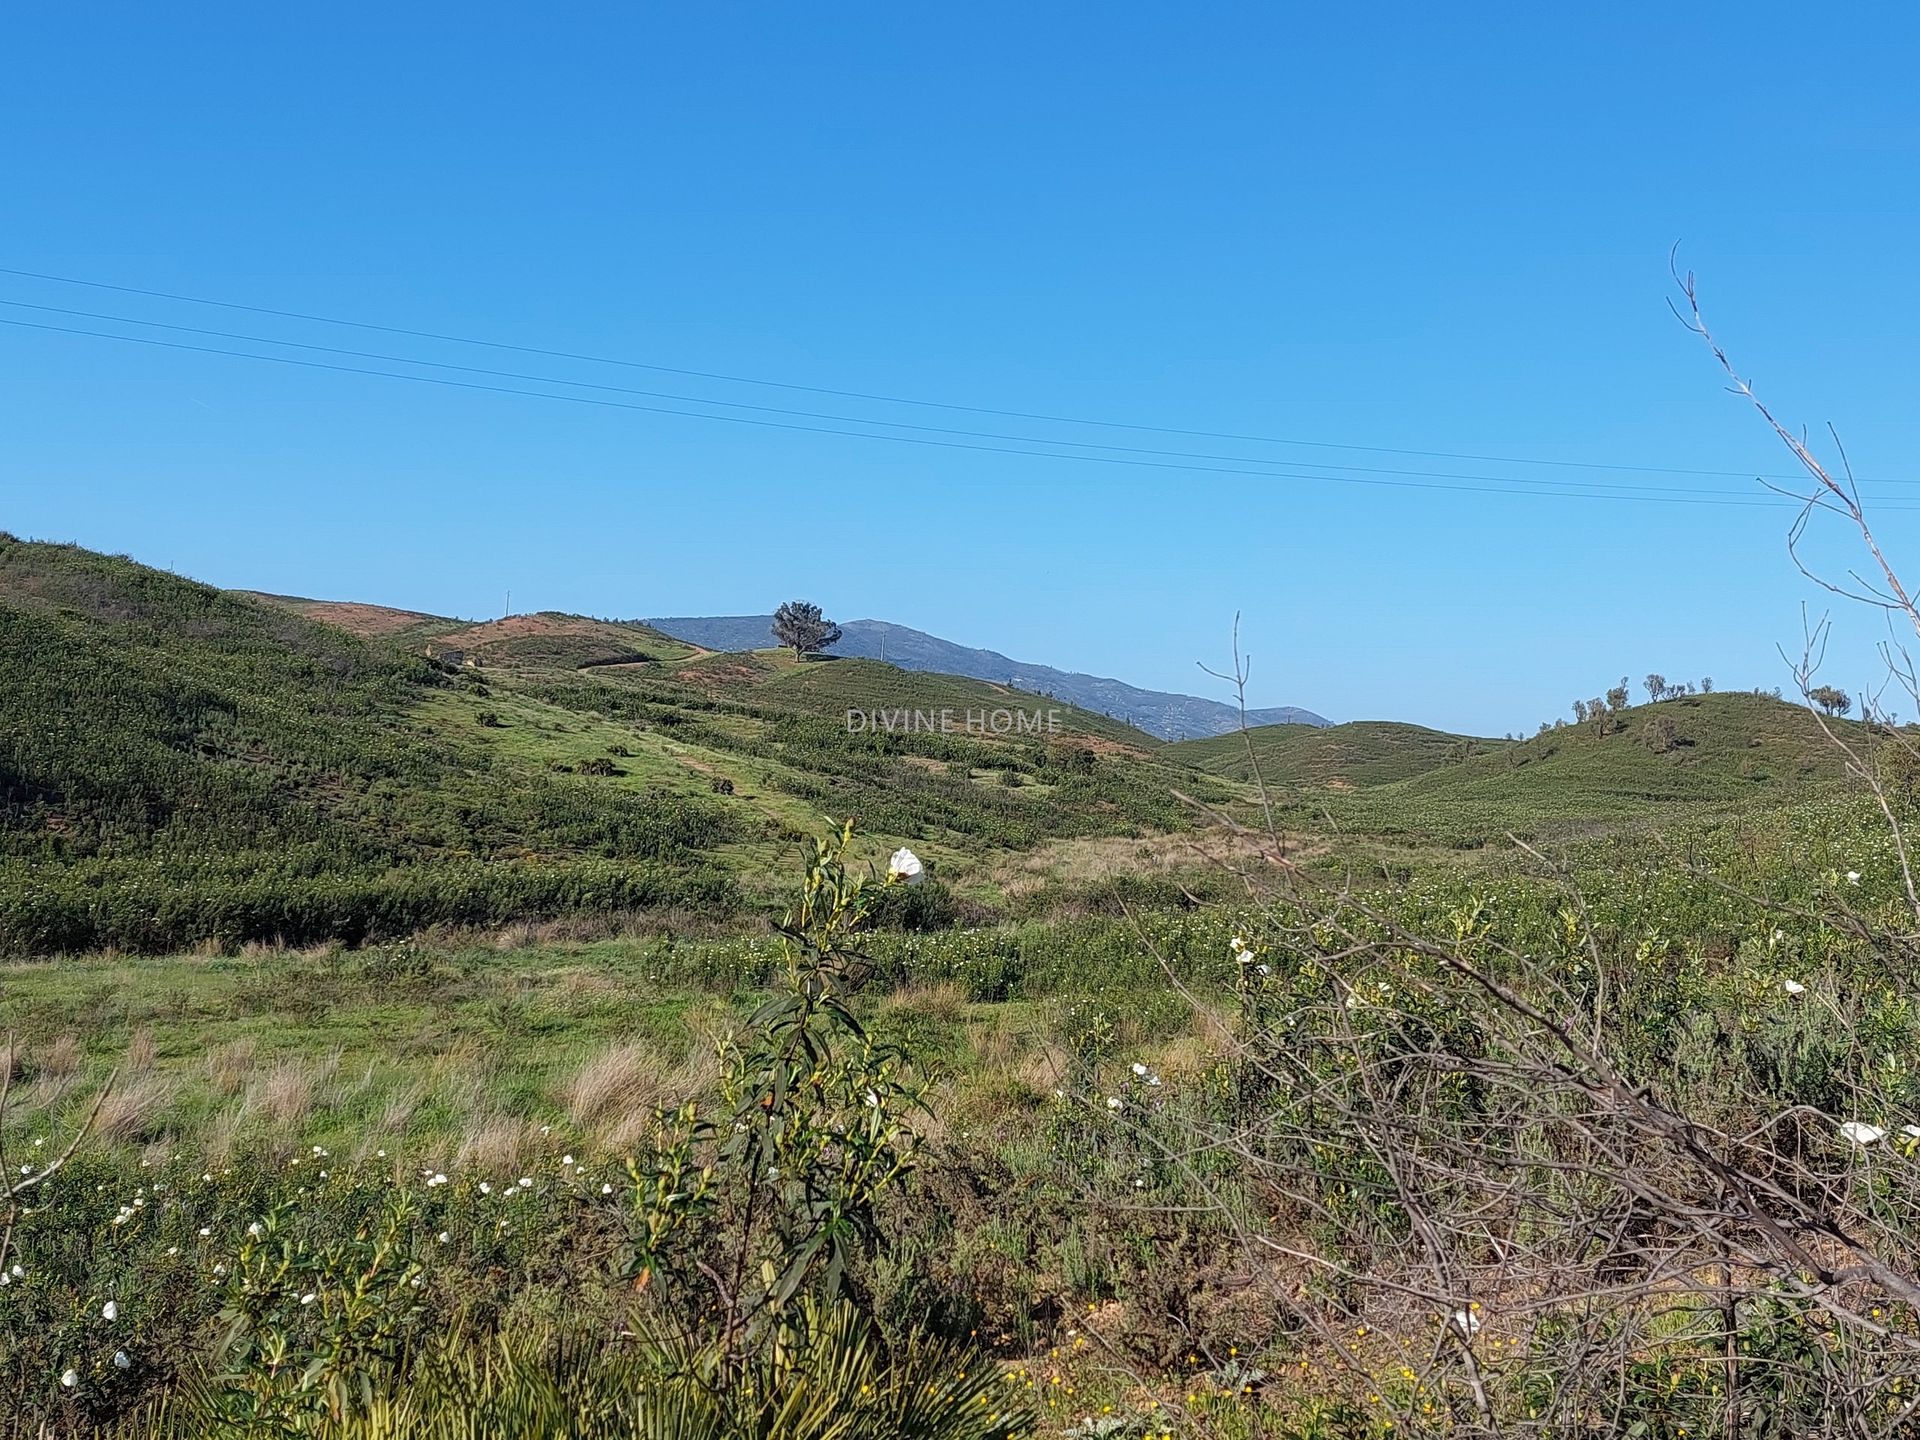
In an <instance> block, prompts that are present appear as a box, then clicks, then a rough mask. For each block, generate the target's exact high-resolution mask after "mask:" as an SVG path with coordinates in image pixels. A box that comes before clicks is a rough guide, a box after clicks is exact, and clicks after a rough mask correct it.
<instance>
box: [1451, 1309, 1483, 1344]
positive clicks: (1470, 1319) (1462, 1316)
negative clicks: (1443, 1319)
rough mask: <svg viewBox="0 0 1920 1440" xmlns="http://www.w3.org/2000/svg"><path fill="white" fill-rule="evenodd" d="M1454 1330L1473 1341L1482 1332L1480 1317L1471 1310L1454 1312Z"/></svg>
mask: <svg viewBox="0 0 1920 1440" xmlns="http://www.w3.org/2000/svg"><path fill="white" fill-rule="evenodd" d="M1453 1328H1454V1329H1456V1330H1458V1331H1459V1332H1460V1333H1461V1334H1462V1335H1465V1336H1466V1337H1467V1338H1468V1339H1472V1338H1473V1337H1474V1336H1475V1335H1476V1334H1478V1333H1479V1331H1480V1317H1479V1316H1478V1315H1476V1314H1475V1313H1474V1312H1473V1311H1471V1310H1456V1311H1454V1312H1453Z"/></svg>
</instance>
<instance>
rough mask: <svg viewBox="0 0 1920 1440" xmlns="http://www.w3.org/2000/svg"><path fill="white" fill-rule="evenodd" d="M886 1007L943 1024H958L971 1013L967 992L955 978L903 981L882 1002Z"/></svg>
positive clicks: (886, 1009)
mask: <svg viewBox="0 0 1920 1440" xmlns="http://www.w3.org/2000/svg"><path fill="white" fill-rule="evenodd" d="M880 1008H881V1009H882V1010H885V1011H894V1012H898V1011H906V1012H908V1013H910V1014H914V1015H924V1016H925V1017H926V1018H927V1019H929V1020H932V1021H935V1022H937V1023H939V1024H943V1025H957V1024H959V1023H960V1022H961V1021H962V1020H964V1019H966V1016H967V992H966V991H965V990H963V989H962V988H961V987H960V986H958V985H956V984H955V983H954V982H953V981H951V980H940V981H935V982H933V983H931V984H928V983H924V982H920V981H915V982H914V983H912V984H909V985H903V986H901V987H900V988H899V989H898V990H896V991H894V992H893V993H892V994H891V995H889V996H887V997H886V998H885V999H884V1000H882V1001H881V1002H880Z"/></svg>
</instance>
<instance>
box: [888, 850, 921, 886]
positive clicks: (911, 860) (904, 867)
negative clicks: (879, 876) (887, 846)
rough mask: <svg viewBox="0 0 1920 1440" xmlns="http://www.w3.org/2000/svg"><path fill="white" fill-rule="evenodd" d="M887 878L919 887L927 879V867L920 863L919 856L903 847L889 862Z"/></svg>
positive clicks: (894, 853) (895, 852)
mask: <svg viewBox="0 0 1920 1440" xmlns="http://www.w3.org/2000/svg"><path fill="white" fill-rule="evenodd" d="M887 878H888V879H890V880H903V881H905V882H906V883H907V884H909V885H918V884H919V883H920V882H921V881H922V880H924V879H926V878H927V867H926V866H924V865H922V864H921V863H920V857H919V856H918V855H916V854H914V853H913V851H911V850H909V849H907V847H906V846H904V845H902V846H901V847H900V848H899V849H898V850H896V851H894V852H893V856H892V858H891V859H889V860H888V861H887Z"/></svg>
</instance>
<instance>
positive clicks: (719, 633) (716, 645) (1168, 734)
mask: <svg viewBox="0 0 1920 1440" xmlns="http://www.w3.org/2000/svg"><path fill="white" fill-rule="evenodd" d="M646 623H647V624H648V625H651V626H652V627H653V628H654V629H656V630H659V631H661V632H662V633H664V634H667V635H670V636H672V637H673V638H674V639H676V640H684V641H686V642H687V643H688V644H691V645H699V646H701V647H703V648H705V649H708V650H727V651H738V650H764V649H766V648H767V647H769V646H771V645H774V644H776V643H778V642H776V641H775V640H774V638H773V629H772V626H773V617H772V616H771V615H704V616H687V615H682V616H671V617H668V618H666V619H660V620H649V621H647V622H646ZM841 630H842V632H843V633H842V636H841V639H840V643H839V644H838V645H835V646H834V647H833V651H832V653H833V654H835V655H846V656H851V657H855V658H860V659H869V660H885V661H886V662H887V663H888V664H891V665H898V666H899V667H900V668H901V669H903V670H928V671H933V672H936V673H938V674H942V675H963V676H966V677H967V678H969V679H973V680H987V681H991V682H993V683H994V684H997V685H1012V686H1014V687H1015V688H1016V689H1020V690H1028V691H1033V692H1035V693H1037V694H1042V695H1051V696H1053V697H1054V698H1056V699H1059V700H1064V701H1066V702H1067V703H1069V704H1072V705H1078V706H1080V707H1081V708H1082V709H1085V710H1097V711H1099V712H1100V713H1101V714H1103V715H1111V716H1113V717H1114V718H1115V719H1117V720H1124V721H1126V722H1127V723H1128V724H1129V725H1132V726H1134V727H1135V728H1136V729H1139V730H1144V731H1146V732H1147V733H1148V734H1149V735H1157V736H1159V737H1160V738H1161V739H1162V740H1196V739H1202V738H1204V737H1206V736H1209V735H1224V734H1226V733H1228V732H1229V731H1232V730H1237V729H1239V728H1240V712H1239V711H1238V710H1237V709H1235V708H1234V707H1233V706H1231V705H1226V704H1223V703H1221V702H1220V701H1218V700H1203V699H1201V698H1200V697H1199V696H1197V695H1176V694H1172V693H1170V692H1168V691H1164V690H1142V689H1141V688H1140V687H1139V686H1137V685H1128V684H1126V683H1125V682H1124V681H1120V680H1110V679H1107V678H1106V677H1104V676H1100V675H1083V674H1080V673H1078V672H1076V671H1071V670H1056V669H1054V668H1053V667H1052V666H1051V665H1030V664H1027V663H1026V662H1024V661H1021V660H1013V659H1009V658H1008V657H1007V656H1005V655H1002V654H1000V653H999V652H998V651H997V650H980V649H976V648H974V647H973V646H970V645H956V644H954V643H953V642H952V641H951V640H942V639H941V638H940V637H939V636H937V635H929V634H927V633H926V632H925V631H923V630H913V629H910V628H908V627H907V626H905V625H894V624H892V623H890V622H888V621H885V620H849V621H847V622H845V623H844V624H843V625H842V626H841ZM1246 720H1247V723H1248V724H1249V725H1325V724H1327V723H1328V722H1327V720H1326V719H1325V718H1324V717H1322V716H1319V715H1316V714H1314V713H1313V712H1312V711H1311V710H1301V709H1298V708H1296V707H1294V706H1291V705H1282V706H1278V707H1275V708H1273V709H1267V710H1249V711H1248V712H1247V716H1246Z"/></svg>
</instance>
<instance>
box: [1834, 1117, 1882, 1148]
mask: <svg viewBox="0 0 1920 1440" xmlns="http://www.w3.org/2000/svg"><path fill="white" fill-rule="evenodd" d="M1840 1133H1841V1135H1843V1136H1844V1137H1845V1138H1847V1139H1848V1140H1851V1141H1853V1143H1854V1144H1856V1145H1877V1144H1878V1143H1879V1142H1880V1141H1882V1140H1884V1139H1886V1138H1887V1132H1886V1131H1884V1130H1882V1129H1881V1128H1880V1127H1879V1126H1878V1125H1869V1124H1867V1122H1866V1121H1864V1120H1849V1121H1847V1122H1846V1123H1845V1124H1843V1125H1841V1127H1840Z"/></svg>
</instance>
